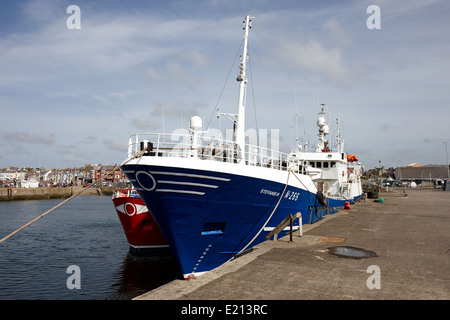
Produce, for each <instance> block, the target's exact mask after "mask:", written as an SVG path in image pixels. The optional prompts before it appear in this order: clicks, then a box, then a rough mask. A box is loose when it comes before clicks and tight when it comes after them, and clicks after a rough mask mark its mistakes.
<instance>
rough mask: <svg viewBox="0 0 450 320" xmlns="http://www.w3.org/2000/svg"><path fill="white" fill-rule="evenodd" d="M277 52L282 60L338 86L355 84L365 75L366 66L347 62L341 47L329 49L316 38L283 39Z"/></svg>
mask: <svg viewBox="0 0 450 320" xmlns="http://www.w3.org/2000/svg"><path fill="white" fill-rule="evenodd" d="M276 52H277V55H279V56H281V57H282V59H281V60H282V61H290V63H291V64H292V65H293V66H295V67H297V68H300V69H302V70H306V71H309V72H310V73H312V74H313V75H319V76H320V77H321V78H323V80H326V81H329V82H331V83H332V84H333V85H335V86H337V87H351V86H354V85H355V84H357V83H358V82H359V81H360V80H361V79H362V76H363V75H364V68H362V67H360V66H349V65H347V64H346V63H345V61H344V58H343V54H342V52H341V51H340V50H339V49H337V48H333V49H327V48H325V47H324V46H323V45H322V44H321V43H320V42H319V41H316V40H311V41H309V42H308V43H301V42H299V41H282V42H281V45H280V47H279V48H277V51H276Z"/></svg>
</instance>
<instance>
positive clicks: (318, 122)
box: [317, 117, 325, 127]
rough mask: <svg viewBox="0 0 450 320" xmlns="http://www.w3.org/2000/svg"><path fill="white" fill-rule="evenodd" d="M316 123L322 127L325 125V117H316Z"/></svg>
mask: <svg viewBox="0 0 450 320" xmlns="http://www.w3.org/2000/svg"><path fill="white" fill-rule="evenodd" d="M317 125H318V126H319V127H323V126H324V125H325V118H324V117H320V118H319V119H317Z"/></svg>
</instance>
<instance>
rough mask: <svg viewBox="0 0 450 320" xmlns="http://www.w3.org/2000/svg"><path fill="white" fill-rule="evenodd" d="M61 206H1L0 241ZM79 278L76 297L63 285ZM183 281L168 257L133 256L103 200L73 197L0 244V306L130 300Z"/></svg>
mask: <svg viewBox="0 0 450 320" xmlns="http://www.w3.org/2000/svg"><path fill="white" fill-rule="evenodd" d="M61 201H63V200H61V199H58V200H29V201H0V238H3V237H5V236H6V235H8V234H10V233H11V232H13V231H14V230H16V229H18V228H19V227H21V226H23V225H24V224H25V223H27V222H29V221H30V220H32V219H34V218H35V217H37V216H39V215H41V214H42V213H44V212H46V211H47V210H49V209H51V208H53V207H54V206H55V205H57V204H58V203H59V202H61ZM72 265H76V266H78V267H79V270H80V273H79V275H80V277H79V283H80V289H69V288H68V286H67V281H68V279H69V277H71V276H72V275H75V274H74V273H73V272H71V271H70V270H69V271H68V267H69V266H72ZM174 279H182V275H181V271H180V269H179V267H178V264H177V262H176V261H175V259H174V258H173V256H172V255H171V254H170V253H166V254H160V255H153V256H150V255H148V256H135V255H132V254H130V253H129V246H128V243H127V241H126V238H125V235H124V233H123V231H122V227H121V225H120V222H119V218H118V217H117V214H116V212H115V209H114V206H113V204H112V201H111V198H110V197H107V196H90V195H80V196H78V197H76V198H74V199H72V200H70V201H69V202H67V203H66V204H64V205H63V206H61V207H59V208H57V209H56V210H54V211H53V212H51V213H50V214H48V215H46V216H45V217H43V218H42V219H40V220H38V221H37V222H35V223H34V224H32V225H31V226H29V227H27V228H25V229H24V230H22V231H20V232H19V233H17V234H16V235H14V236H12V237H11V238H9V239H7V240H6V241H5V242H3V243H1V244H0V299H2V300H5V299H7V300H15V299H22V300H23V299H25V300H86V299H87V300H106V299H132V298H134V297H135V296H137V295H140V294H142V293H144V292H147V291H149V290H152V289H154V288H156V287H159V286H161V285H163V284H165V283H167V282H170V281H172V280H174Z"/></svg>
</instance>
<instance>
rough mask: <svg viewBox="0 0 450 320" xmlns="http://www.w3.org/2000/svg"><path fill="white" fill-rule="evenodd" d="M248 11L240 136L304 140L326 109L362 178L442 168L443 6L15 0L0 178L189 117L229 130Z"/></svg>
mask: <svg viewBox="0 0 450 320" xmlns="http://www.w3.org/2000/svg"><path fill="white" fill-rule="evenodd" d="M71 5H76V6H78V8H79V13H80V15H79V19H78V16H77V15H76V13H77V12H76V11H72V10H69V13H68V12H67V11H68V8H69V6H71ZM372 5H376V6H378V8H379V9H380V11H379V15H378V16H376V15H375V14H376V12H375V11H372V10H369V12H368V8H369V7H370V6H372ZM247 14H250V15H252V16H254V18H252V29H251V30H250V35H249V57H250V59H249V67H250V68H249V70H248V71H247V75H248V77H249V83H248V92H247V103H246V111H247V115H246V120H247V128H254V129H258V130H260V129H266V130H267V131H268V132H271V130H278V131H277V132H279V146H280V150H281V151H283V152H289V151H290V150H291V148H292V147H293V146H294V142H295V138H296V137H298V139H299V141H300V142H301V143H302V144H303V143H305V142H308V143H309V144H310V145H312V144H315V143H317V126H316V121H317V113H318V112H319V111H320V104H321V103H324V104H325V109H326V112H327V114H326V119H327V122H328V124H329V125H330V128H331V132H330V135H329V136H328V138H329V139H332V138H333V137H334V136H335V135H336V132H337V131H336V128H335V122H336V119H337V118H339V121H340V132H341V139H343V140H344V141H345V149H346V151H347V152H348V153H349V154H355V155H357V157H358V158H359V160H360V161H361V162H362V163H363V164H364V165H365V168H366V169H370V168H374V167H378V166H379V165H380V164H381V165H382V166H386V167H396V166H398V165H400V166H406V165H408V164H410V163H414V162H418V163H421V164H423V165H426V164H445V163H446V161H447V160H446V144H444V143H443V141H448V142H450V129H449V128H450V126H449V124H450V108H449V107H450V79H449V76H450V33H449V32H448V30H450V19H449V18H448V17H449V16H450V2H448V1H445V0H396V1H393V0H390V1H387V0H384V1H381V0H370V1H364V0H363V1H359V0H354V1H351V0H346V1H312V0H311V1H300V0H278V1H270V0H239V1H235V0H228V1H225V0H191V1H187V0H185V1H172V0H167V1H155V0H146V1H145V0H132V1H124V0H107V1H106V0H69V1H66V0H39V1H37V0H36V1H30V0H16V1H4V2H2V4H1V6H0V168H7V167H9V166H15V167H33V168H37V167H44V168H47V169H51V168H69V167H81V166H84V165H85V164H92V163H101V164H105V165H106V164H116V163H121V162H123V161H124V160H125V159H126V154H127V146H128V139H129V137H130V136H131V135H132V134H135V133H143V132H167V133H171V132H173V131H174V130H177V129H179V128H185V129H187V128H188V125H189V119H190V117H191V116H193V115H198V116H200V117H201V118H202V119H203V123H204V126H205V127H206V126H207V124H209V128H210V129H218V130H222V131H225V129H226V128H230V127H231V123H230V121H228V120H227V119H226V118H225V117H221V118H220V119H217V117H216V114H217V112H216V109H217V108H218V107H219V108H220V111H221V112H229V113H235V112H237V101H238V83H237V82H236V81H235V77H236V75H237V74H238V63H239V58H238V59H237V60H236V59H235V57H236V56H237V54H239V53H240V52H239V49H240V45H241V42H242V37H243V30H242V21H243V19H244V17H245V16H246V15H247ZM378 18H379V19H378ZM378 22H379V25H378V27H379V28H373V26H376V25H375V24H376V23H378ZM76 23H78V25H77V24H76ZM78 26H79V27H80V28H74V27H78ZM262 132H264V131H262Z"/></svg>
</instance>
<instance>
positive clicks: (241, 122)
mask: <svg viewBox="0 0 450 320" xmlns="http://www.w3.org/2000/svg"><path fill="white" fill-rule="evenodd" d="M250 18H254V17H251V16H249V15H247V16H246V17H245V20H244V49H243V52H242V56H241V64H240V65H239V70H240V71H239V74H238V76H237V78H236V80H237V81H238V82H239V100H238V113H237V126H236V144H237V145H238V146H239V147H240V149H241V152H242V153H245V98H246V92H247V82H248V79H247V77H246V74H245V70H246V67H247V60H248V55H247V45H248V30H249V29H250V28H251V24H252V21H251V20H250ZM244 163H245V162H244Z"/></svg>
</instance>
